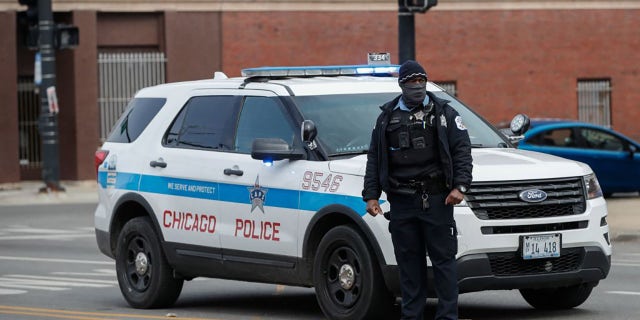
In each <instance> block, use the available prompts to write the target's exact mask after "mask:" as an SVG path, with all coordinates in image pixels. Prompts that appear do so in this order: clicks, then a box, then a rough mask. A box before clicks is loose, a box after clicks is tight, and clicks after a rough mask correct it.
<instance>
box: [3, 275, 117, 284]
mask: <svg viewBox="0 0 640 320" xmlns="http://www.w3.org/2000/svg"><path fill="white" fill-rule="evenodd" d="M5 277H9V278H12V279H33V280H45V281H62V282H81V283H101V284H118V282H117V281H109V280H94V279H79V278H64V277H47V276H30V275H24V274H7V275H5Z"/></svg>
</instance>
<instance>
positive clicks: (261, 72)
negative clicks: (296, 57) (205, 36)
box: [242, 64, 400, 77]
mask: <svg viewBox="0 0 640 320" xmlns="http://www.w3.org/2000/svg"><path fill="white" fill-rule="evenodd" d="M399 69H400V65H397V64H391V65H379V66H374V65H366V64H365V65H336V66H304V67H259V68H248V69H242V76H243V77H312V76H353V75H360V76H363V75H379V76H382V75H391V74H397V73H398V70H399Z"/></svg>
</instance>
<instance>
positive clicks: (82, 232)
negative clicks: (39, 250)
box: [0, 225, 95, 241]
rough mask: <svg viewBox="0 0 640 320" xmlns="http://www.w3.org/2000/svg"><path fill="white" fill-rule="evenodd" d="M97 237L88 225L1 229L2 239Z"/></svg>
mask: <svg viewBox="0 0 640 320" xmlns="http://www.w3.org/2000/svg"><path fill="white" fill-rule="evenodd" d="M86 237H95V231H94V230H92V229H87V228H86V227H82V228H75V229H66V230H61V229H45V228H33V227H29V226H24V225H13V226H9V227H6V228H3V229H0V241H1V240H73V239H77V238H86Z"/></svg>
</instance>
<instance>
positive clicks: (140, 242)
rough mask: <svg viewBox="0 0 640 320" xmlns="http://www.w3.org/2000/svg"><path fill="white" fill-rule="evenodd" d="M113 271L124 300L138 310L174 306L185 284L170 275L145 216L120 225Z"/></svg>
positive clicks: (156, 239) (157, 240)
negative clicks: (120, 230) (120, 229)
mask: <svg viewBox="0 0 640 320" xmlns="http://www.w3.org/2000/svg"><path fill="white" fill-rule="evenodd" d="M116 273H117V275H118V284H119V285H120V291H121V292H122V295H123V296H124V298H125V300H127V302H128V303H129V305H131V306H132V307H134V308H139V309H150V308H162V307H169V306H171V305H173V303H174V302H175V301H176V300H177V299H178V296H179V295H180V292H181V291H182V285H183V283H184V280H182V279H176V278H174V277H173V269H172V268H171V267H170V266H169V264H168V263H167V259H166V258H165V255H164V252H163V251H162V248H161V246H160V240H159V238H158V236H157V235H156V232H155V231H154V229H153V225H152V224H151V220H150V219H149V218H148V217H138V218H134V219H131V220H130V221H129V222H127V223H126V224H125V225H124V227H123V228H122V232H120V234H119V235H118V243H117V245H116Z"/></svg>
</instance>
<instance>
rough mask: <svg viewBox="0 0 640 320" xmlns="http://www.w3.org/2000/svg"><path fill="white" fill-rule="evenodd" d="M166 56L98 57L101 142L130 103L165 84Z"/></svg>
mask: <svg viewBox="0 0 640 320" xmlns="http://www.w3.org/2000/svg"><path fill="white" fill-rule="evenodd" d="M166 61H167V59H166V58H165V56H164V53H162V52H116V53H113V52H101V53H99V54H98V77H99V81H100V84H99V85H100V88H99V90H100V92H99V95H100V96H99V97H98V106H99V108H100V139H101V140H102V141H104V140H106V138H107V136H108V135H109V132H111V128H112V127H113V126H114V125H115V123H116V121H117V120H118V118H119V117H120V115H121V114H122V112H123V111H124V109H125V108H126V106H127V103H128V102H129V100H130V99H131V98H132V97H133V95H134V94H135V93H136V92H137V91H138V90H140V89H142V88H144V87H148V86H153V85H157V84H161V83H164V82H165V63H166Z"/></svg>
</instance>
